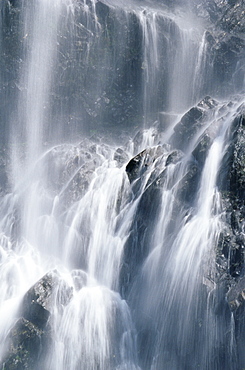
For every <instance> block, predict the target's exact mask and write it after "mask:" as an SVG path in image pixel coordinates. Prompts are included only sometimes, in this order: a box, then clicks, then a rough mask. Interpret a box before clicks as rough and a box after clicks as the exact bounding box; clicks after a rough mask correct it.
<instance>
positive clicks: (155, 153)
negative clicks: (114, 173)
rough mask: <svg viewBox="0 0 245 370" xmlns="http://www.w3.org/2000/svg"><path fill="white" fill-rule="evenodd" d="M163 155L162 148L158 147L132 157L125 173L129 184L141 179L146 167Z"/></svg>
mask: <svg viewBox="0 0 245 370" xmlns="http://www.w3.org/2000/svg"><path fill="white" fill-rule="evenodd" d="M163 153H164V147H163V146H160V145H159V146H157V147H153V148H147V149H145V150H143V151H142V152H141V153H139V154H137V155H136V156H135V157H133V158H132V159H131V160H130V161H129V162H128V164H127V166H126V173H127V175H128V178H129V181H130V183H132V182H133V181H134V180H136V179H137V178H139V177H141V176H142V175H143V174H144V172H145V171H146V170H147V168H148V166H149V165H150V164H152V163H153V162H154V161H155V160H156V159H157V158H159V157H160V156H162V155H163Z"/></svg>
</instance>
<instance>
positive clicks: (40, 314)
mask: <svg viewBox="0 0 245 370" xmlns="http://www.w3.org/2000/svg"><path fill="white" fill-rule="evenodd" d="M72 295H73V291H72V288H70V287H69V286H68V285H67V284H66V283H65V282H64V281H63V280H62V279H61V277H60V276H59V274H58V272H57V271H51V272H49V273H47V274H46V275H44V276H43V277H42V278H41V279H40V280H39V281H37V283H36V284H34V285H33V286H32V287H31V288H30V289H29V290H28V291H27V293H26V294H25V296H24V298H23V301H22V304H21V308H20V315H21V317H20V318H19V319H18V321H17V322H16V323H15V325H14V326H13V328H12V329H11V330H10V332H9V335H8V346H7V353H6V355H5V358H4V360H3V362H2V364H0V366H1V369H4V370H23V369H29V370H32V369H40V370H41V369H42V368H43V366H44V365H43V364H40V363H39V362H38V361H39V359H40V358H42V359H43V358H45V357H46V355H47V354H48V350H49V346H50V344H51V340H52V339H51V328H50V325H49V318H50V315H51V312H52V310H53V307H54V305H56V306H57V307H58V309H62V307H63V306H65V305H67V304H68V303H69V301H70V300H71V298H72Z"/></svg>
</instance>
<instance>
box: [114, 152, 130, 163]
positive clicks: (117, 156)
mask: <svg viewBox="0 0 245 370" xmlns="http://www.w3.org/2000/svg"><path fill="white" fill-rule="evenodd" d="M113 159H114V160H115V161H117V163H118V165H119V167H122V166H123V165H124V164H125V163H126V162H127V161H128V160H129V157H128V154H127V153H126V152H125V151H124V150H123V149H121V148H117V150H116V151H115V153H114V157H113Z"/></svg>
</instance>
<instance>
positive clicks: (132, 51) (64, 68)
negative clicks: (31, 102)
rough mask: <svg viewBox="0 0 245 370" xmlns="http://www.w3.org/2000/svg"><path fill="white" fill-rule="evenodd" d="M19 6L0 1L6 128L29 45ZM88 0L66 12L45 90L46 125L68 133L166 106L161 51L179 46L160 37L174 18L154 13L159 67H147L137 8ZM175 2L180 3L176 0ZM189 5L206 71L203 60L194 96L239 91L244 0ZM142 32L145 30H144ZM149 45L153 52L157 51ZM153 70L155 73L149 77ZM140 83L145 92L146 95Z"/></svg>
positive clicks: (170, 32) (170, 30)
mask: <svg viewBox="0 0 245 370" xmlns="http://www.w3.org/2000/svg"><path fill="white" fill-rule="evenodd" d="M160 4H161V3H160ZM171 4H172V2H171ZM172 5H173V4H172ZM172 5H171V6H170V10H171V9H172ZM25 6H31V5H30V4H29V5H27V4H24V3H23V2H20V1H11V2H10V1H7V0H4V1H3V2H2V3H1V19H2V33H1V40H0V42H1V49H2V50H3V58H2V60H1V81H2V84H1V86H2V87H1V91H0V93H1V105H2V108H1V110H2V115H1V127H2V132H6V134H7V133H8V131H9V127H8V126H9V117H12V119H13V120H16V119H17V118H16V117H13V112H15V111H16V110H17V101H18V97H19V96H20V94H22V93H23V91H24V90H25V86H24V85H23V81H21V79H20V76H21V73H22V69H23V68H24V58H25V53H26V51H27V48H28V47H29V46H28V37H29V36H28V35H27V34H24V32H25V31H24V19H23V14H22V13H23V7H25ZM88 6H89V7H90V13H88V12H87V13H84V12H83V6H82V4H81V7H79V6H78V7H76V8H75V10H74V12H73V14H72V16H71V14H66V15H65V14H64V19H63V22H64V24H66V25H65V28H64V29H63V31H62V32H63V33H62V34H61V33H60V34H59V35H58V46H59V55H58V60H57V65H56V69H55V71H54V76H53V81H54V82H53V86H52V91H51V95H50V97H49V99H50V101H51V108H52V116H53V124H52V126H53V127H54V129H53V131H52V130H50V131H52V133H51V135H53V134H54V132H55V130H56V129H57V127H60V126H61V122H62V124H63V126H64V127H63V132H67V133H69V132H70V133H71V132H75V133H78V132H79V131H81V130H82V131H84V130H85V131H87V132H89V130H105V129H106V128H107V127H110V128H112V127H115V126H117V127H131V128H132V127H135V126H137V124H138V122H139V121H142V120H144V118H143V115H145V114H146V113H147V114H148V120H155V119H156V115H157V113H158V112H159V111H163V110H166V109H168V99H169V92H167V90H168V86H169V83H170V82H168V79H169V76H170V72H169V71H170V69H171V61H170V65H169V66H168V63H169V61H167V60H166V53H168V54H169V57H170V58H174V55H178V54H177V53H178V47H177V48H176V46H174V43H172V44H169V41H167V38H169V37H170V38H171V39H172V40H173V39H174V38H176V37H179V36H178V33H179V31H178V27H177V26H176V25H174V22H173V21H171V22H170V23H169V21H168V20H167V19H164V18H162V19H160V17H159V18H156V19H155V20H154V21H151V23H152V22H156V23H155V26H154V27H156V29H157V30H158V31H157V32H158V39H159V46H156V47H157V48H158V50H157V53H158V59H159V62H160V63H161V68H158V69H154V68H155V67H154V66H153V65H149V63H154V62H153V61H151V59H150V58H151V57H150V56H147V54H146V51H145V49H144V47H145V46H144V44H146V43H147V42H148V43H149V47H150V48H152V47H153V44H152V43H153V41H152V40H150V38H151V37H152V35H153V33H152V32H153V31H154V30H150V29H149V25H148V26H147V27H148V28H147V29H145V30H144V28H143V23H142V19H141V18H140V13H137V11H134V10H126V11H125V10H124V9H120V8H119V7H110V6H108V5H107V4H106V2H102V1H98V2H97V3H96V4H95V8H94V7H93V6H92V3H90V2H88ZM164 6H165V7H166V6H167V7H168V6H169V4H168V3H166V4H165V5H164ZM175 6H180V7H181V4H175ZM191 7H192V8H193V12H194V13H195V14H197V16H198V17H199V19H200V21H201V22H203V21H204V22H206V25H207V32H206V46H205V57H204V58H205V59H206V61H207V63H206V67H207V70H206V71H205V70H204V69H203V68H206V67H203V68H202V70H200V71H199V72H198V73H199V74H202V75H203V79H204V82H203V87H202V91H199V92H198V94H199V97H198V98H199V99H201V98H202V97H203V96H205V95H206V94H209V95H212V96H216V97H225V96H227V95H228V94H231V93H236V92H238V91H240V90H242V89H243V80H244V79H243V75H244V66H243V63H242V59H243V58H244V17H243V11H244V4H243V1H234V2H232V3H231V2H229V3H228V2H226V1H208V2H204V3H202V2H196V3H195V2H193V3H192V4H191ZM142 15H143V13H142ZM144 22H147V18H146V19H145V20H144ZM149 24H150V23H149ZM146 32H148V33H149V34H148V35H147V36H146ZM154 32H155V31H154ZM146 37H148V38H149V40H148V41H147V39H146ZM175 48H176V50H175ZM193 48H194V45H193ZM149 50H150V49H149ZM150 52H151V53H153V54H154V52H156V50H155V51H154V50H153V49H152V50H151V51H150ZM191 52H192V51H191ZM171 53H172V55H171ZM152 56H153V55H152ZM147 58H148V61H147ZM146 63H148V67H147V68H146V66H147V65H146ZM210 67H211V68H210ZM153 74H155V75H156V80H154V79H152V78H153V77H152V76H153ZM147 78H148V79H152V84H153V85H152V86H151V85H150V82H148V85H147V82H146V81H147ZM154 78H155V77H154ZM171 78H172V76H171ZM145 84H146V85H145ZM145 86H147V88H146V87H145ZM234 86H235V87H234ZM145 89H148V90H150V93H148V94H147V90H145ZM187 94H188V92H187ZM146 100H147V103H146ZM146 110H147V112H146ZM60 112H62V117H61V113H60Z"/></svg>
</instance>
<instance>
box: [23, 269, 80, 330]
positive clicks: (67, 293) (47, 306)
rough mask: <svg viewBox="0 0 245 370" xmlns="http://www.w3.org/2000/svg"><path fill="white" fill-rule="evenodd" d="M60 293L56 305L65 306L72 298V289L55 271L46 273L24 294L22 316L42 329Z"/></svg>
mask: <svg viewBox="0 0 245 370" xmlns="http://www.w3.org/2000/svg"><path fill="white" fill-rule="evenodd" d="M60 291H61V292H62V295H61V296H60V298H59V302H58V304H60V305H67V304H68V303H69V301H70V299H71V297H72V294H73V292H72V288H70V287H68V286H67V285H66V284H65V283H64V281H63V280H62V279H61V277H60V276H59V274H58V273H57V272H56V271H51V272H48V273H47V274H46V275H44V276H43V277H42V278H41V279H40V280H39V281H38V282H37V283H36V284H34V285H33V286H32V287H31V288H30V289H29V290H28V292H27V293H26V294H25V296H24V299H23V303H22V316H23V317H24V318H25V319H27V320H29V321H30V322H32V323H33V324H34V325H36V326H37V327H38V328H40V329H43V328H44V327H45V326H46V325H47V323H48V319H49V316H50V313H51V310H52V307H53V305H54V303H55V299H56V297H57V295H59V293H60Z"/></svg>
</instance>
